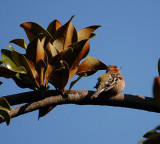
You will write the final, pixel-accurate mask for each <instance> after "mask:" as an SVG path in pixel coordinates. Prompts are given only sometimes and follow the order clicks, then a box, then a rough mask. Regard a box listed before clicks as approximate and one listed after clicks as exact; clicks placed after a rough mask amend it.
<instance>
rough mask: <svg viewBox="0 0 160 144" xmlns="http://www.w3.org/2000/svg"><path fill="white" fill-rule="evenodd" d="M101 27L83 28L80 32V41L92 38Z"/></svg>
mask: <svg viewBox="0 0 160 144" xmlns="http://www.w3.org/2000/svg"><path fill="white" fill-rule="evenodd" d="M99 27H101V26H100V25H93V26H89V27H86V28H82V29H81V30H79V31H78V41H81V40H84V39H89V38H91V37H92V36H93V32H94V31H95V30H96V29H97V28H99Z"/></svg>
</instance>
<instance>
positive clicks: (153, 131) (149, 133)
mask: <svg viewBox="0 0 160 144" xmlns="http://www.w3.org/2000/svg"><path fill="white" fill-rule="evenodd" d="M156 133H157V132H156V131H155V130H150V131H148V132H147V133H146V134H144V136H143V137H144V138H149V137H151V136H152V135H154V134H156Z"/></svg>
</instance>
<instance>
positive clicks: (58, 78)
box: [50, 61, 69, 93]
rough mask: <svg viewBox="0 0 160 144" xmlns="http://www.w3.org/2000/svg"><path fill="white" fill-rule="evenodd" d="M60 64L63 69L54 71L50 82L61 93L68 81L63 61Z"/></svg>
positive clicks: (66, 68) (67, 70) (66, 65)
mask: <svg viewBox="0 0 160 144" xmlns="http://www.w3.org/2000/svg"><path fill="white" fill-rule="evenodd" d="M61 63H62V64H63V65H64V68H63V69H60V70H56V71H54V72H53V74H52V76H51V81H50V82H51V83H52V84H53V85H54V86H55V88H56V89H58V90H59V91H60V92H62V93H63V92H64V88H65V86H66V84H67V82H68V79H69V67H68V64H67V63H66V62H65V61H61Z"/></svg>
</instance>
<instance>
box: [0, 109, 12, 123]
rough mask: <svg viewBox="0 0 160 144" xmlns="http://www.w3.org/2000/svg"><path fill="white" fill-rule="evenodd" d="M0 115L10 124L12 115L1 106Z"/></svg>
mask: <svg viewBox="0 0 160 144" xmlns="http://www.w3.org/2000/svg"><path fill="white" fill-rule="evenodd" d="M0 117H2V118H4V119H5V121H6V123H7V125H9V123H10V121H11V116H10V114H9V112H8V111H7V110H5V109H1V108H0Z"/></svg>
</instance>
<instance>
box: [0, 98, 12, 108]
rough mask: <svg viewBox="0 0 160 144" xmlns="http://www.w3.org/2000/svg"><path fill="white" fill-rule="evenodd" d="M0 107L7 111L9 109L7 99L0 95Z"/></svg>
mask: <svg viewBox="0 0 160 144" xmlns="http://www.w3.org/2000/svg"><path fill="white" fill-rule="evenodd" d="M0 108H3V109H6V110H8V111H10V110H11V107H10V105H9V103H8V101H7V100H6V99H5V98H2V97H0Z"/></svg>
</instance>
